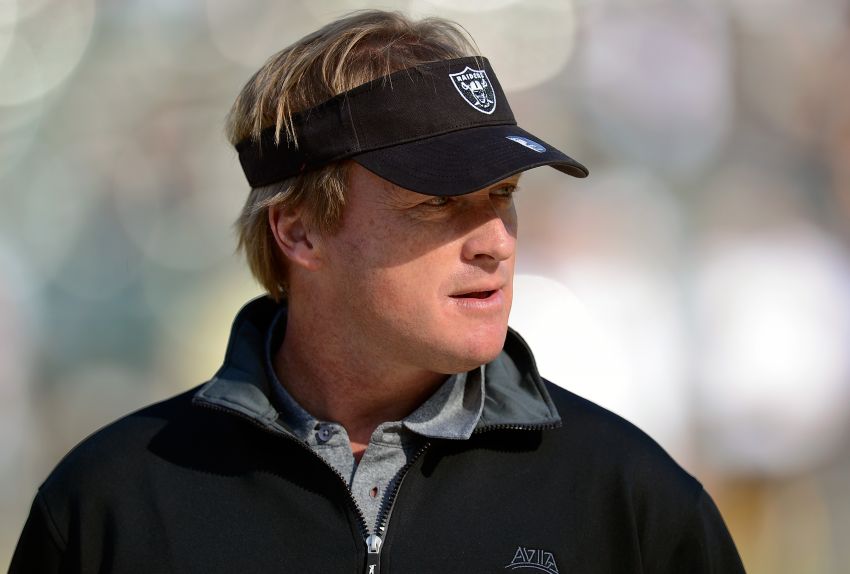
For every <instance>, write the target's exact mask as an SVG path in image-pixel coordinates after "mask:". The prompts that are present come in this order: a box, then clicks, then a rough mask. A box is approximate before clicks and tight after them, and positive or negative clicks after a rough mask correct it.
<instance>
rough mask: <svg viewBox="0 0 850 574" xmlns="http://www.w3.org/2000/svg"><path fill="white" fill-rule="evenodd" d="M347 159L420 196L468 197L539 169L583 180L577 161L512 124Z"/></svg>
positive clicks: (583, 172) (583, 168) (461, 132)
mask: <svg viewBox="0 0 850 574" xmlns="http://www.w3.org/2000/svg"><path fill="white" fill-rule="evenodd" d="M522 141H524V142H525V143H521V142H522ZM351 159H353V160H354V161H356V162H357V163H359V164H360V165H362V166H363V167H365V168H366V169H368V170H369V171H371V172H372V173H375V174H377V175H379V176H380V177H382V178H384V179H386V180H388V181H390V182H392V183H394V184H395V185H398V186H400V187H403V188H405V189H409V190H411V191H415V192H418V193H422V194H425V195H441V196H454V195H464V194H466V193H472V192H473V191H477V190H479V189H483V188H485V187H487V186H489V185H493V184H494V183H497V182H499V181H501V180H503V179H505V178H507V177H510V176H511V175H514V174H516V173H520V172H522V171H526V170H529V169H532V168H535V167H540V166H543V165H548V166H551V167H553V168H555V169H557V170H558V171H561V172H563V173H566V174H568V175H572V176H574V177H587V175H588V170H587V168H586V167H584V166H583V165H581V164H580V163H579V162H577V161H576V160H574V159H573V158H571V157H569V156H568V155H566V154H565V153H563V152H562V151H560V150H558V149H556V148H554V147H553V146H551V145H549V144H548V143H546V142H544V141H543V140H541V139H539V138H537V137H536V136H534V135H532V134H530V133H528V132H527V131H525V130H523V129H522V128H519V127H517V126H515V125H499V126H482V127H476V128H469V129H464V130H459V131H455V132H450V133H447V134H443V135H440V136H434V137H430V138H426V139H422V140H417V141H413V142H409V143H405V144H399V145H395V146H392V147H386V148H382V149H378V150H373V151H369V152H365V153H362V154H358V155H355V156H354V157H352V158H351Z"/></svg>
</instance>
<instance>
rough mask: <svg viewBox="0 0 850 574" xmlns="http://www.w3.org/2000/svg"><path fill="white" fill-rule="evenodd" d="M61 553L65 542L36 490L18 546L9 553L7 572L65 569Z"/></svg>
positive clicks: (30, 573)
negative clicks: (10, 557)
mask: <svg viewBox="0 0 850 574" xmlns="http://www.w3.org/2000/svg"><path fill="white" fill-rule="evenodd" d="M64 554H65V544H64V542H63V541H62V539H61V537H60V535H59V531H58V529H57V528H56V525H55V524H54V522H53V520H52V518H51V517H50V512H49V510H48V508H47V505H46V503H45V502H44V498H43V497H42V495H41V493H40V492H39V493H38V494H36V497H35V500H34V501H33V503H32V508H31V509H30V514H29V517H28V518H27V522H26V524H25V525H24V529H23V532H21V537H20V539H19V540H18V546H17V547H16V548H15V553H14V554H13V555H12V564H11V566H9V574H42V573H43V574H52V573H57V574H58V573H60V572H67V570H65V569H64V568H63V567H62V562H63V556H64Z"/></svg>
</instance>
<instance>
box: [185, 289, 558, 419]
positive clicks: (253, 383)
mask: <svg viewBox="0 0 850 574" xmlns="http://www.w3.org/2000/svg"><path fill="white" fill-rule="evenodd" d="M278 306H279V304H278V303H275V302H274V301H273V300H272V299H270V298H269V297H267V296H263V297H258V298H256V299H253V300H252V301H249V302H248V303H246V304H245V306H244V307H242V309H241V310H240V311H239V313H238V314H237V315H236V319H234V321H233V327H232V328H231V332H230V339H229V341H228V343H227V351H226V353H225V357H224V363H223V364H222V366H221V368H219V370H218V371H217V372H216V374H215V375H214V376H213V377H212V379H210V380H209V381H207V382H206V383H205V384H204V385H202V386H201V388H200V389H198V391H197V392H196V393H195V395H194V397H193V399H192V402H193V403H194V404H197V405H207V406H212V407H214V408H219V409H225V410H227V411H230V412H233V413H235V414H237V415H241V416H243V417H247V418H250V419H252V420H253V421H254V422H256V423H258V424H260V425H262V426H265V427H269V428H272V429H274V430H277V431H282V432H288V431H287V430H286V429H285V428H284V427H283V425H282V424H281V423H280V422H279V414H278V412H277V409H275V407H274V404H273V403H272V401H271V400H270V398H269V397H270V396H271V386H270V384H271V383H270V381H269V377H268V374H267V371H266V368H265V361H266V357H265V352H266V351H265V341H266V334H267V333H268V330H269V328H270V327H271V322H272V320H273V319H274V317H275V316H276V314H277V310H278ZM484 368H485V398H484V408H483V411H482V413H481V417H480V419H479V421H478V427H477V428H476V430H482V429H485V428H490V427H508V428H509V427H513V426H517V427H535V428H536V427H549V426H558V425H559V424H560V422H561V418H560V416H559V415H558V411H557V409H556V408H555V404H554V403H553V402H552V399H551V397H550V396H549V393H548V392H547V391H546V386H545V383H544V382H543V379H542V378H541V377H540V374H539V373H538V372H537V366H536V364H535V362H534V356H533V355H532V354H531V350H530V349H529V348H528V345H527V344H526V342H525V341H524V340H523V339H522V337H520V336H519V334H518V333H516V332H515V331H514V330H512V329H508V336H507V339H506V340H505V346H504V349H503V351H502V353H501V354H500V355H499V356H498V357H497V358H496V359H495V360H493V361H492V362H490V363H488V364H486V365H485V367H484Z"/></svg>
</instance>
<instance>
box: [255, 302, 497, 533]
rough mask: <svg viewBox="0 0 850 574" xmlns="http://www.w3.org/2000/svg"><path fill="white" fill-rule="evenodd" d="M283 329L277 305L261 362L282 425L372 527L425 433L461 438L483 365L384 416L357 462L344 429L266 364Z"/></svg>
mask: <svg viewBox="0 0 850 574" xmlns="http://www.w3.org/2000/svg"><path fill="white" fill-rule="evenodd" d="M285 332H286V307H284V306H282V307H281V308H280V310H279V311H278V313H277V315H276V316H275V318H274V320H273V321H272V324H271V327H270V328H269V332H268V333H267V336H266V368H267V370H268V373H269V380H270V381H271V386H272V392H273V396H272V397H271V398H272V402H273V403H274V405H275V407H276V408H277V410H278V411H279V413H280V416H281V422H282V423H283V425H284V426H285V427H286V428H287V429H288V430H289V431H290V432H291V433H292V434H293V435H295V436H296V437H298V438H300V439H301V440H303V441H304V442H305V443H306V444H307V445H309V446H310V448H311V449H313V451H314V452H315V453H316V454H318V455H319V456H320V457H322V458H323V459H324V460H325V461H326V462H327V463H328V464H329V465H330V466H332V467H333V468H334V469H336V471H337V472H339V474H340V475H341V476H342V478H343V479H344V480H345V481H346V483H347V484H348V488H349V490H350V491H351V494H352V495H353V497H354V499H355V500H356V501H357V504H358V506H360V509H361V510H362V511H363V514H364V516H365V517H366V524H367V525H368V526H369V528H370V530H371V531H372V532H375V531H376V530H377V519H378V514H379V512H380V510H381V507H382V505H383V504H384V503H385V501H386V496H387V493H389V492H391V490H392V487H393V484H394V482H395V481H397V480H399V478H400V476H399V473H400V471H401V469H402V468H403V467H404V466H405V465H406V464H407V462H408V461H409V460H410V459H411V457H413V456H414V454H415V453H416V452H417V451H418V450H419V449H420V448H421V447H422V445H423V444H424V443H425V442H426V441H427V439H429V438H440V439H451V440H466V439H468V438H469V437H470V435H471V434H472V431H473V430H474V429H475V427H476V425H477V424H478V420H479V418H480V417H481V411H482V409H483V408H484V366H483V365H482V366H481V367H479V368H477V369H474V370H472V371H469V372H468V373H459V374H455V375H451V376H449V377H448V378H447V379H446V381H445V382H444V383H443V384H442V385H441V386H440V387H439V388H438V389H437V391H436V392H435V393H434V394H433V395H431V397H430V398H428V400H426V401H425V402H424V403H422V404H421V405H420V406H419V408H417V409H416V410H415V411H413V412H412V413H410V414H409V415H408V416H406V417H405V418H404V419H402V420H401V421H392V422H385V423H382V424H381V425H379V426H378V428H376V429H375V431H374V432H373V433H372V437H371V438H370V440H369V444H368V445H367V447H366V452H364V453H363V457H362V458H361V459H360V463H359V464H357V463H356V462H355V460H354V454H353V453H352V451H351V444H350V443H349V440H348V434H347V433H346V431H345V428H343V426H342V425H340V424H339V423H336V422H333V421H320V420H318V419H316V418H315V417H313V416H312V415H311V414H310V413H308V412H307V411H306V410H304V408H303V407H302V406H301V405H300V404H298V403H297V402H296V401H295V399H294V398H292V396H291V395H290V394H289V393H288V392H287V391H286V388H285V387H284V386H283V385H282V384H281V382H280V380H278V378H277V375H276V373H275V371H274V367H273V366H272V357H273V355H274V352H275V351H276V350H277V349H278V348H279V347H280V344H281V343H282V342H283V337H284V335H285Z"/></svg>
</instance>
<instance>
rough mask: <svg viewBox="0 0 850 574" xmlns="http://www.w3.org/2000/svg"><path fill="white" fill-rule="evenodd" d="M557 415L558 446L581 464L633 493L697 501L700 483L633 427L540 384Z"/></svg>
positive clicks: (549, 384)
mask: <svg viewBox="0 0 850 574" xmlns="http://www.w3.org/2000/svg"><path fill="white" fill-rule="evenodd" d="M545 383H546V388H547V390H548V391H549V394H550V396H551V397H552V400H553V402H554V403H555V406H556V407H557V409H558V412H559V413H560V415H561V420H562V423H563V424H562V426H561V428H559V429H558V430H557V432H556V433H555V434H556V435H557V436H558V439H557V442H558V443H560V444H561V445H562V446H564V447H566V448H569V449H570V450H571V452H579V453H580V455H579V456H582V457H583V460H585V461H586V464H588V465H592V466H594V467H595V468H596V469H597V470H598V471H604V472H606V473H607V474H608V475H609V476H611V475H615V476H617V477H618V479H619V480H622V481H625V482H626V483H628V484H629V485H630V486H631V487H634V488H635V492H636V493H641V492H665V493H667V495H672V496H676V497H678V498H680V500H681V499H688V500H696V499H697V498H698V497H699V496H700V493H701V492H702V490H703V487H702V484H701V483H700V482H699V481H698V480H697V479H696V478H695V477H694V476H692V475H691V474H689V473H688V472H687V471H685V470H684V469H683V468H682V467H681V466H680V465H679V464H678V463H677V462H676V461H675V460H674V459H673V458H672V457H671V456H670V455H669V454H668V453H667V451H665V450H664V448H663V447H662V446H661V445H659V444H658V442H656V441H655V440H654V439H653V438H652V437H650V436H649V435H648V434H646V433H645V432H644V431H642V430H641V429H640V428H638V427H637V426H636V425H634V424H633V423H631V422H629V421H628V420H626V419H624V418H623V417H621V416H619V415H617V414H616V413H613V412H612V411H610V410H608V409H606V408H604V407H602V406H600V405H598V404H596V403H594V402H592V401H590V400H588V399H585V398H583V397H581V396H579V395H577V394H575V393H573V392H571V391H569V390H566V389H564V388H562V387H559V386H557V385H555V384H554V383H552V382H550V381H545Z"/></svg>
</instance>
